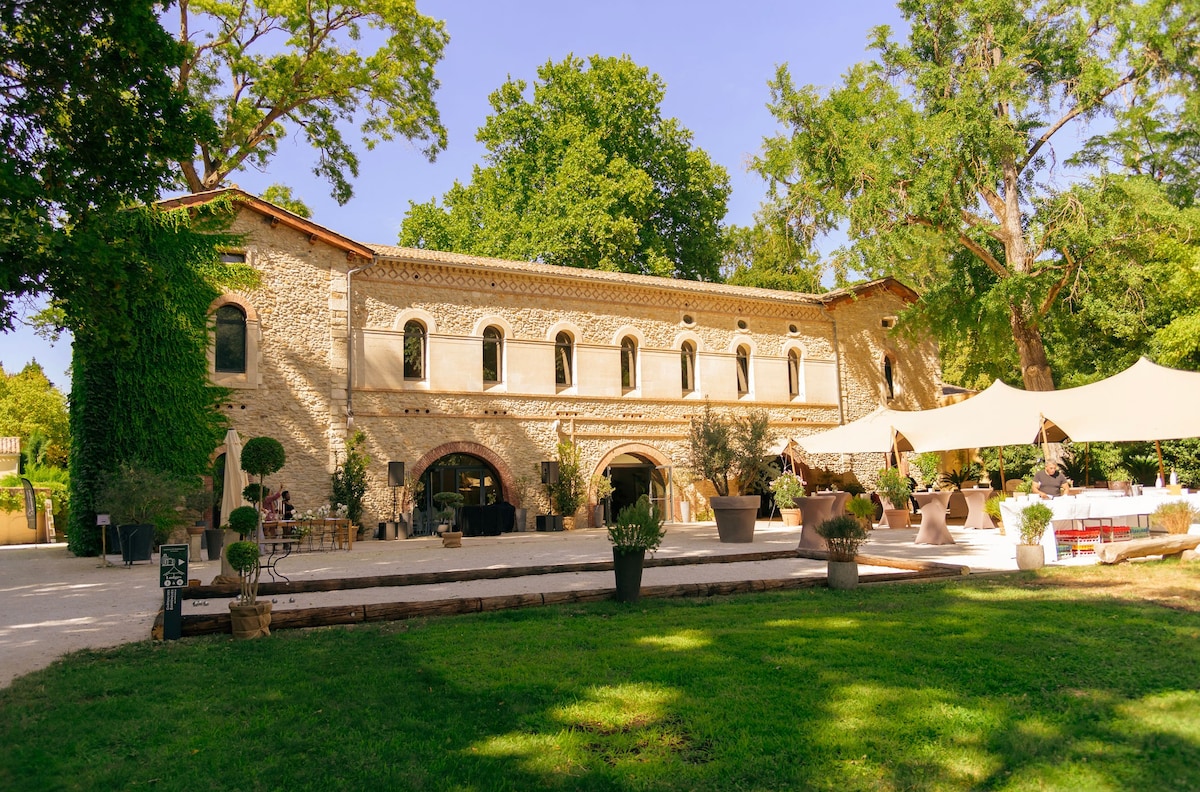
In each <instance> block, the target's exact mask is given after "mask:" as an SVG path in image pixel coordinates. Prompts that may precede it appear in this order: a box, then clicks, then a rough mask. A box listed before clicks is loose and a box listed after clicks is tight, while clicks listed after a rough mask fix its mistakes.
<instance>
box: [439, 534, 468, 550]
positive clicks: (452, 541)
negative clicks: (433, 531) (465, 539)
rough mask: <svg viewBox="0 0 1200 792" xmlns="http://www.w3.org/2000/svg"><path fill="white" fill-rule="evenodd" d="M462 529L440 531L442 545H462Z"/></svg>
mask: <svg viewBox="0 0 1200 792" xmlns="http://www.w3.org/2000/svg"><path fill="white" fill-rule="evenodd" d="M462 536H463V535H462V531H442V547H462Z"/></svg>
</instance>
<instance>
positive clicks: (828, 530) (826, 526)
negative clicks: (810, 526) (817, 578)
mask: <svg viewBox="0 0 1200 792" xmlns="http://www.w3.org/2000/svg"><path fill="white" fill-rule="evenodd" d="M868 503H869V501H868ZM817 533H818V534H819V535H820V536H821V537H822V538H823V539H824V540H825V542H826V543H827V544H828V545H829V560H830V561H853V560H854V557H855V556H856V555H858V548H859V547H860V546H862V544H863V542H865V541H867V537H868V536H869V535H870V534H869V532H868V531H867V527H866V526H865V525H863V521H862V520H860V519H859V518H857V517H852V516H851V515H849V514H841V515H838V516H837V517H832V518H830V519H828V520H826V521H825V522H823V523H821V524H820V525H818V526H817Z"/></svg>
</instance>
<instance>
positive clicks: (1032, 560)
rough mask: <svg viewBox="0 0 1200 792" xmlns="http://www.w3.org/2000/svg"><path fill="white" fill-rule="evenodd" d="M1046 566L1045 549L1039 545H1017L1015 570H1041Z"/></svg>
mask: <svg viewBox="0 0 1200 792" xmlns="http://www.w3.org/2000/svg"><path fill="white" fill-rule="evenodd" d="M1045 565H1046V548H1044V547H1042V546H1041V545H1026V544H1019V545H1017V569H1041V568H1042V567H1044V566H1045Z"/></svg>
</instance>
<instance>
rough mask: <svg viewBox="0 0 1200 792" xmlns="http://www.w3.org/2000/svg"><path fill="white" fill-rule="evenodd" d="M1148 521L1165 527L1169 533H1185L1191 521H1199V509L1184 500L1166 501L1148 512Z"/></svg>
mask: <svg viewBox="0 0 1200 792" xmlns="http://www.w3.org/2000/svg"><path fill="white" fill-rule="evenodd" d="M1150 522H1151V523H1153V524H1154V525H1157V526H1159V527H1160V528H1165V529H1166V530H1167V533H1169V534H1185V533H1187V532H1188V528H1190V527H1191V525H1192V523H1194V522H1200V510H1197V509H1194V508H1192V505H1191V504H1190V503H1188V502H1187V501H1184V500H1177V501H1168V502H1167V503H1163V504H1160V505H1159V506H1158V508H1156V509H1155V510H1154V511H1153V512H1152V513H1151V514H1150Z"/></svg>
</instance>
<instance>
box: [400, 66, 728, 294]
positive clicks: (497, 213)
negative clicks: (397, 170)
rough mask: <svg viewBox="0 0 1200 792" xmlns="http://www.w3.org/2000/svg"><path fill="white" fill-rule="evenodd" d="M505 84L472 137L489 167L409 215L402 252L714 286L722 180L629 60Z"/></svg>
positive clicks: (724, 196)
mask: <svg viewBox="0 0 1200 792" xmlns="http://www.w3.org/2000/svg"><path fill="white" fill-rule="evenodd" d="M526 88H527V86H526V83H525V82H524V81H522V80H512V79H510V80H509V81H508V82H506V83H505V84H504V85H502V86H501V87H500V88H499V89H498V90H497V91H496V92H495V93H493V94H492V95H491V104H492V108H493V111H494V112H493V114H492V115H491V116H489V117H488V119H487V121H486V123H485V124H484V125H483V127H482V128H481V129H480V130H479V133H478V135H477V138H478V140H479V141H480V142H481V143H483V145H484V146H485V147H486V148H487V154H486V155H485V160H486V165H484V166H476V167H475V170H474V172H473V174H472V177H471V182H470V183H469V184H467V185H465V186H464V185H462V184H460V183H458V182H455V184H454V186H453V187H452V188H451V189H450V190H449V191H448V192H447V193H446V194H445V195H444V196H443V197H442V201H441V205H440V206H439V205H438V204H437V202H436V201H430V202H429V203H424V204H412V205H411V207H410V209H409V214H408V216H407V217H406V218H405V220H404V225H403V227H402V229H401V233H400V243H401V244H402V245H408V246H413V247H423V248H431V249H435V250H450V251H454V252H457V253H469V254H473V255H481V256H496V257H502V258H511V259H519V260H528V261H539V262H544V263H547V264H557V265H563V266H570V267H584V268H588V269H601V270H609V271H614V272H631V273H638V274H644V275H658V276H663V277H680V278H690V279H696V280H716V279H718V278H719V265H720V261H721V255H722V252H723V242H722V239H721V227H720V223H721V219H722V218H723V217H724V216H725V212H726V203H727V200H728V197H729V179H728V176H727V175H726V173H725V170H724V169H723V168H721V167H720V166H719V165H715V164H713V163H712V161H711V160H710V159H709V158H708V155H707V154H705V153H704V152H703V151H701V150H699V149H697V148H694V147H693V145H692V135H691V133H690V132H688V131H687V130H686V129H684V128H683V127H682V126H681V125H680V124H679V122H678V121H676V120H675V119H669V118H663V117H662V113H661V109H660V105H661V103H662V100H663V96H664V94H665V86H664V85H663V82H662V80H661V79H660V78H659V77H658V76H657V75H652V74H650V73H649V71H648V70H646V69H644V68H642V67H639V66H637V65H636V64H635V63H633V61H631V60H630V59H629V58H628V57H624V56H623V57H620V58H602V57H599V56H593V57H591V58H589V59H588V60H587V61H586V62H585V61H583V60H581V59H579V58H576V57H573V56H569V57H567V58H566V59H564V60H563V61H562V62H560V63H553V62H548V63H546V64H545V65H544V66H542V67H541V68H539V69H538V80H537V81H536V82H535V83H534V85H533V93H532V97H530V96H529V95H528V94H527V92H526Z"/></svg>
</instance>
